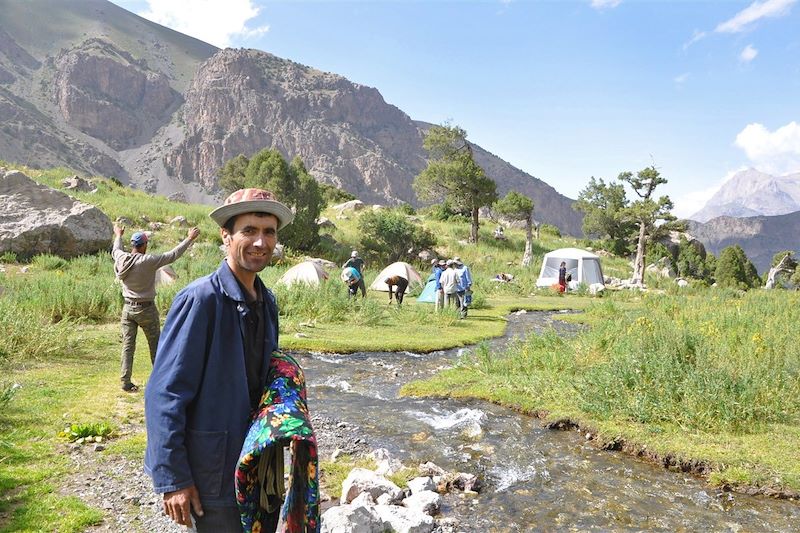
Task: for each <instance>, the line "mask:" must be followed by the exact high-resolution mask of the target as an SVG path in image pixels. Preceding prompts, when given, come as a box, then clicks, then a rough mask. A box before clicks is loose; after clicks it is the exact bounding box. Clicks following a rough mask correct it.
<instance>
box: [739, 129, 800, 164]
mask: <svg viewBox="0 0 800 533" xmlns="http://www.w3.org/2000/svg"><path fill="white" fill-rule="evenodd" d="M735 144H736V146H738V147H739V148H741V149H742V150H744V153H745V154H746V155H747V157H748V159H750V161H752V163H753V165H754V166H755V167H756V168H758V169H759V170H761V171H762V172H767V173H769V174H773V175H778V176H779V175H782V174H789V173H793V172H798V171H800V124H798V123H797V122H794V121H792V122H790V123H788V124H787V125H785V126H782V127H780V128H778V129H777V130H775V131H769V130H768V129H767V128H765V127H764V126H763V125H762V124H748V125H747V126H746V127H745V128H744V129H743V130H742V131H740V132H739V134H738V135H737V136H736V141H735Z"/></svg>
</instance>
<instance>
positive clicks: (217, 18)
mask: <svg viewBox="0 0 800 533" xmlns="http://www.w3.org/2000/svg"><path fill="white" fill-rule="evenodd" d="M146 2H147V9H146V10H145V11H143V12H141V13H139V15H141V16H142V17H144V18H146V19H148V20H152V21H153V22H157V23H159V24H162V25H164V26H167V27H168V28H172V29H173V30H175V31H179V32H181V33H185V34H187V35H191V36H192V37H195V38H197V39H200V40H203V41H206V42H208V43H211V44H213V45H214V46H219V47H222V48H224V47H226V46H230V45H231V43H232V42H233V40H234V39H236V38H240V39H248V38H253V37H258V36H260V35H263V34H264V33H266V32H267V31H269V26H259V27H256V28H250V27H248V25H247V22H248V21H250V20H252V19H253V18H255V17H256V16H258V14H259V12H260V9H259V8H258V7H257V6H255V5H254V2H253V0H192V2H191V5H188V2H186V1H185V0H146Z"/></svg>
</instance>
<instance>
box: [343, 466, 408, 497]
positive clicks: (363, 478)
mask: <svg viewBox="0 0 800 533" xmlns="http://www.w3.org/2000/svg"><path fill="white" fill-rule="evenodd" d="M362 492H369V493H370V495H372V498H373V499H374V500H377V499H378V498H379V497H380V495H381V494H388V495H389V496H391V498H392V501H400V499H401V498H402V497H403V491H402V490H401V489H400V487H398V486H397V485H395V484H394V483H392V482H391V481H389V480H388V479H386V478H385V477H383V476H381V475H379V474H377V473H376V472H373V471H372V470H367V469H366V468H354V469H353V470H351V471H350V474H348V475H347V479H345V480H344V481H343V482H342V497H341V500H342V501H343V502H345V503H350V502H352V501H353V500H354V499H356V498H357V497H358V495H359V494H361V493H362Z"/></svg>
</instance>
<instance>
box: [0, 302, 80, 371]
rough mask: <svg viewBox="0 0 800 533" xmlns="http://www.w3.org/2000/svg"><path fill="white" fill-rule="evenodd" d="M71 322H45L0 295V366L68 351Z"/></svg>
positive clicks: (33, 313)
mask: <svg viewBox="0 0 800 533" xmlns="http://www.w3.org/2000/svg"><path fill="white" fill-rule="evenodd" d="M70 327H71V326H70V325H69V324H67V323H66V322H64V323H61V324H51V323H48V322H44V321H43V320H42V317H41V315H40V314H39V313H38V312H37V311H36V310H33V309H30V308H26V307H23V306H21V305H19V304H18V302H16V301H14V300H13V299H11V298H7V297H5V295H4V297H3V298H0V365H3V364H4V363H8V362H12V361H28V360H31V359H44V358H48V357H52V356H57V355H61V354H64V353H69V352H70V351H71V343H70V342H69V340H68V339H69V337H68V335H69V330H70Z"/></svg>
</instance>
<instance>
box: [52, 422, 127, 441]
mask: <svg viewBox="0 0 800 533" xmlns="http://www.w3.org/2000/svg"><path fill="white" fill-rule="evenodd" d="M113 434H114V427H113V426H112V425H111V424H109V423H108V422H90V423H85V424H70V425H69V426H67V427H66V428H64V430H63V431H61V432H60V433H59V436H60V437H61V438H64V439H66V440H68V441H69V442H78V443H80V444H83V443H84V442H100V441H102V440H103V439H107V438H109V437H110V436H112V435H113Z"/></svg>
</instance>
